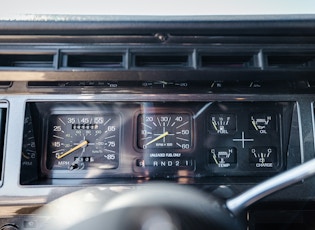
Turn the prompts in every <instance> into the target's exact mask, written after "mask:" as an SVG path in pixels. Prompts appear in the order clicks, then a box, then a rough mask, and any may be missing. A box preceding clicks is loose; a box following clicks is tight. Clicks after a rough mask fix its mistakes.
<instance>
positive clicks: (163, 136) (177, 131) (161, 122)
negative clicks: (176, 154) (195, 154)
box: [137, 113, 192, 150]
mask: <svg viewBox="0 0 315 230" xmlns="http://www.w3.org/2000/svg"><path fill="white" fill-rule="evenodd" d="M137 136H138V139H137V140H138V141H137V144H138V147H139V148H140V149H183V150H185V149H186V150H189V149H191V148H192V124H191V116H190V114H187V113H178V114H140V115H139V116H138V135H137Z"/></svg>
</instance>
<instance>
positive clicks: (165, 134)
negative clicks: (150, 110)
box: [145, 132, 169, 146]
mask: <svg viewBox="0 0 315 230" xmlns="http://www.w3.org/2000/svg"><path fill="white" fill-rule="evenodd" d="M167 135H169V132H165V133H163V134H161V135H160V136H158V137H156V138H154V139H153V140H152V141H149V142H148V143H146V144H145V146H148V145H150V144H152V143H154V142H156V141H158V140H160V139H162V138H163V137H166V136H167Z"/></svg>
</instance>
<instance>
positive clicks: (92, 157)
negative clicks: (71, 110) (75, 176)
mask: <svg viewBox="0 0 315 230" xmlns="http://www.w3.org/2000/svg"><path fill="white" fill-rule="evenodd" d="M119 140H120V117H119V115H117V114H54V115H51V116H50V118H49V123H48V138H47V146H48V149H47V168H48V169H57V170H58V169H60V170H84V169H88V168H99V169H113V168H117V167H118V163H119Z"/></svg>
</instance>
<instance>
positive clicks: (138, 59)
mask: <svg viewBox="0 0 315 230" xmlns="http://www.w3.org/2000/svg"><path fill="white" fill-rule="evenodd" d="M190 63H191V61H190V58H189V55H186V54H141V55H140V54H139V55H135V56H134V66H135V67H142V68H150V67H155V68H159V67H160V68H163V67H166V68H170V67H171V68H176V67H178V68H183V67H190V66H191V64H190Z"/></svg>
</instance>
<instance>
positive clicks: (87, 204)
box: [37, 159, 315, 230]
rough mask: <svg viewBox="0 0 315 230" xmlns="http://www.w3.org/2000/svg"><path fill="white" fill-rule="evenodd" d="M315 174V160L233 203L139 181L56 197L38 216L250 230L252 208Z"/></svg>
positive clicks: (104, 224)
mask: <svg viewBox="0 0 315 230" xmlns="http://www.w3.org/2000/svg"><path fill="white" fill-rule="evenodd" d="M314 174H315V159H313V160H310V161H308V162H306V163H304V164H302V165H300V166H297V167H295V168H293V169H290V170H288V171H286V172H283V173H281V174H279V175H277V176H275V177H272V178H271V179H268V180H267V181H265V182H262V183H260V184H258V185H256V186H254V187H253V188H251V189H249V190H247V191H245V192H244V193H242V194H240V195H238V196H236V197H234V198H231V199H228V200H227V201H223V200H220V199H218V198H216V197H214V196H212V195H209V194H206V193H203V192H201V191H199V190H196V189H194V188H193V187H189V186H186V185H176V184H167V183H161V184H160V183H155V184H147V185H139V186H135V187H134V188H133V189H129V190H130V191H124V190H126V188H125V187H113V188H114V190H113V189H109V188H108V187H107V188H103V187H89V188H86V189H82V190H80V191H77V192H74V193H70V194H68V195H65V196H63V197H61V198H59V199H56V200H55V201H53V202H51V203H49V204H48V205H45V206H44V207H43V208H41V209H40V210H39V211H38V213H37V214H38V215H40V216H45V217H48V220H47V221H46V223H45V224H44V225H43V229H79V230H81V229H82V230H83V229H84V230H86V229H93V230H95V229H96V230H97V229H109V230H120V229H128V230H188V229H245V223H243V221H244V218H241V217H242V215H241V213H242V212H243V211H244V210H245V209H246V208H247V207H248V206H250V205H251V204H253V203H254V202H256V201H258V200H260V199H261V198H263V197H266V196H268V195H270V194H271V193H274V192H276V191H278V190H280V189H283V188H285V187H288V186H290V185H292V184H294V183H297V182H299V181H301V180H303V179H306V178H308V177H310V176H312V175H314ZM117 190H120V191H117ZM122 191H123V192H122Z"/></svg>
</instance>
